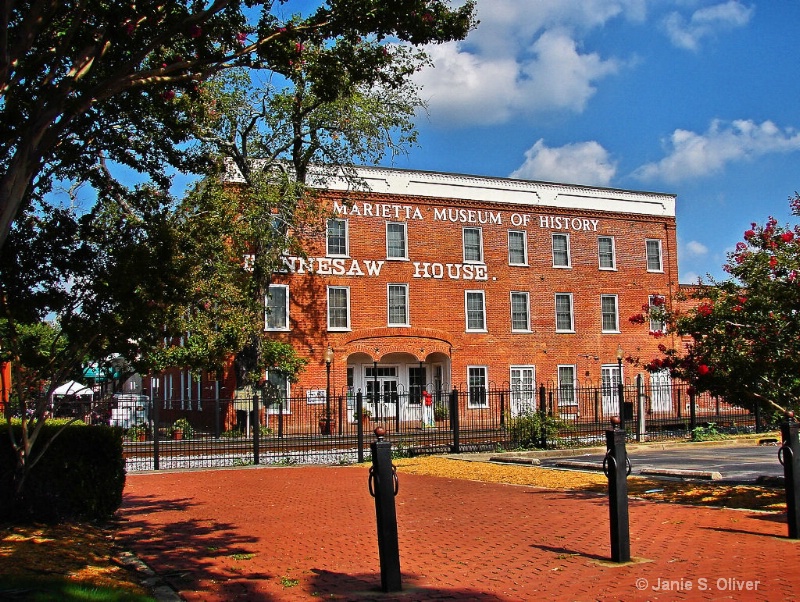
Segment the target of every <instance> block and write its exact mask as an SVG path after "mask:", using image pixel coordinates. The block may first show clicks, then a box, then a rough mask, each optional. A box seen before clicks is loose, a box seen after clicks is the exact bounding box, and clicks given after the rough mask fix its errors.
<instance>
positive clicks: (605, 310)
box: [600, 295, 619, 332]
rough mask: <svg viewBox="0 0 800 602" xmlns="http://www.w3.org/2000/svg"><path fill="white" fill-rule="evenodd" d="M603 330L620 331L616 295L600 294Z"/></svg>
mask: <svg viewBox="0 0 800 602" xmlns="http://www.w3.org/2000/svg"><path fill="white" fill-rule="evenodd" d="M600 313H601V316H602V322H603V325H602V328H603V332H619V312H618V311H617V296H616V295H600Z"/></svg>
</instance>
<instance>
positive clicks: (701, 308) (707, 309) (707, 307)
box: [697, 303, 714, 316]
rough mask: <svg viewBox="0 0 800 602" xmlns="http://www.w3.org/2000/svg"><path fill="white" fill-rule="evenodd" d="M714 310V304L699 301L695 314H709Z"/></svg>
mask: <svg viewBox="0 0 800 602" xmlns="http://www.w3.org/2000/svg"><path fill="white" fill-rule="evenodd" d="M713 311H714V306H713V305H711V304H710V303H701V304H700V305H698V306H697V314H698V315H700V316H710V315H711V312H713Z"/></svg>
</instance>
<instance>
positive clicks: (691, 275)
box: [678, 271, 702, 284]
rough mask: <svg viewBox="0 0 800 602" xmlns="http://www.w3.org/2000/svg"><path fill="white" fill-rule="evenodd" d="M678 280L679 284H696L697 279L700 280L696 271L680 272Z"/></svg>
mask: <svg viewBox="0 0 800 602" xmlns="http://www.w3.org/2000/svg"><path fill="white" fill-rule="evenodd" d="M678 280H679V281H680V283H681V284H697V282H698V281H699V280H702V278H701V277H700V275H699V274H698V273H697V272H692V271H689V272H685V273H684V272H681V273H680V274H679V277H678Z"/></svg>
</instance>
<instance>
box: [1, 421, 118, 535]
mask: <svg viewBox="0 0 800 602" xmlns="http://www.w3.org/2000/svg"><path fill="white" fill-rule="evenodd" d="M12 428H13V429H14V431H15V435H16V436H17V438H19V436H20V432H21V431H20V428H21V427H20V425H19V423H18V422H17V423H16V424H14V423H13V422H12ZM56 434H58V436H57V437H55V440H53V442H52V444H51V446H50V448H49V449H48V450H47V452H46V453H45V454H44V456H43V457H42V458H41V459H40V460H39V462H38V463H37V464H36V465H35V466H34V467H33V469H32V470H31V472H30V473H29V474H28V477H27V479H26V481H25V487H24V492H23V497H22V499H21V500H15V499H14V482H13V478H14V471H15V468H16V459H15V455H14V451H13V449H12V447H11V441H10V440H9V437H8V424H7V423H6V422H5V421H3V420H0V521H4V522H5V521H41V522H56V521H61V520H69V519H77V520H102V519H107V518H109V517H111V516H112V515H113V514H114V512H116V510H117V509H118V508H119V507H120V505H121V504H122V490H123V489H124V487H125V460H124V459H123V457H122V436H123V431H122V429H120V428H117V427H108V426H86V425H85V424H83V423H82V422H76V423H73V424H71V425H69V426H65V425H64V421H59V420H52V421H48V422H47V423H45V425H44V427H43V429H42V431H41V433H40V434H39V438H38V439H37V440H36V443H35V445H34V447H33V452H34V455H36V454H37V453H38V450H41V449H42V447H43V446H44V444H45V443H46V442H47V441H49V440H51V439H53V437H54V436H55V435H56Z"/></svg>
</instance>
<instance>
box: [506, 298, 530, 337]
mask: <svg viewBox="0 0 800 602" xmlns="http://www.w3.org/2000/svg"><path fill="white" fill-rule="evenodd" d="M511 330H512V331H515V332H530V330H531V320H530V298H529V295H528V293H519V292H512V293H511Z"/></svg>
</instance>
